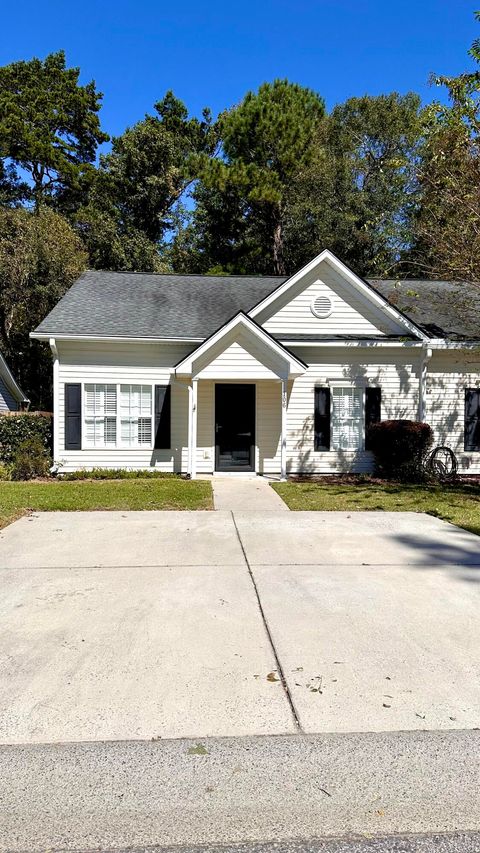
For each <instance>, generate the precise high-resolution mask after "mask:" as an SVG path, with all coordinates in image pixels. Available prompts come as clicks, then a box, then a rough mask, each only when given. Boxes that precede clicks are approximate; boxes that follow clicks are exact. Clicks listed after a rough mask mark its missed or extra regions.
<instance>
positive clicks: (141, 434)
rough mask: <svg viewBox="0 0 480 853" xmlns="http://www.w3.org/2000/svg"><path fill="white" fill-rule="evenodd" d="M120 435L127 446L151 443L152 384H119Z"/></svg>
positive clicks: (123, 443)
mask: <svg viewBox="0 0 480 853" xmlns="http://www.w3.org/2000/svg"><path fill="white" fill-rule="evenodd" d="M120 435H121V443H122V445H124V446H127V447H138V446H143V445H148V446H149V445H151V443H152V386H151V385H121V386H120Z"/></svg>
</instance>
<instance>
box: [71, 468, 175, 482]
mask: <svg viewBox="0 0 480 853" xmlns="http://www.w3.org/2000/svg"><path fill="white" fill-rule="evenodd" d="M59 475H60V476H61V479H62V480H155V479H157V480H158V479H165V478H167V479H168V478H172V477H173V478H178V474H172V473H171V472H169V471H149V470H148V469H147V470H140V469H138V470H137V469H130V468H92V469H91V471H89V470H88V469H87V468H81V469H80V470H79V471H69V472H67V473H65V474H63V473H62V471H61V469H60V471H59Z"/></svg>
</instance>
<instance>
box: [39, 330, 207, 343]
mask: <svg viewBox="0 0 480 853" xmlns="http://www.w3.org/2000/svg"><path fill="white" fill-rule="evenodd" d="M29 337H30V338H32V339H34V340H37V341H50V340H51V339H52V337H55V340H57V341H92V343H97V342H101V341H106V342H107V343H108V342H109V341H110V342H115V341H118V342H119V343H143V344H200V343H202V341H204V340H205V338H136V337H134V336H127V335H123V336H122V335H55V336H52V334H47V333H46V332H30V335H29Z"/></svg>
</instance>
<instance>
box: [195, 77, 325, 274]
mask: <svg viewBox="0 0 480 853" xmlns="http://www.w3.org/2000/svg"><path fill="white" fill-rule="evenodd" d="M324 113H325V105H324V101H323V99H322V98H321V97H320V96H319V95H318V94H317V93H316V92H313V91H312V90H311V89H307V88H304V87H302V86H299V85H297V84H294V83H289V81H288V80H275V81H274V82H273V83H264V84H262V86H260V88H259V90H258V92H248V93H247V94H246V95H245V97H244V99H243V101H242V102H241V103H240V104H239V105H238V106H236V107H234V108H233V109H231V110H229V111H227V112H225V113H223V114H222V115H221V116H220V118H219V120H218V126H219V133H220V137H221V143H222V151H221V156H219V157H217V158H210V159H209V160H207V159H206V158H203V161H202V162H203V169H202V173H201V176H202V180H203V182H204V184H205V186H206V188H207V190H209V189H213V190H216V191H217V192H220V193H221V194H223V193H227V194H232V193H233V195H234V197H236V199H237V202H238V205H239V210H238V213H237V218H238V219H240V217H243V219H244V220H245V221H246V222H247V223H248V220H249V219H253V220H258V221H259V222H262V224H263V226H264V227H265V230H266V233H267V235H268V240H269V243H270V245H269V247H268V256H269V257H270V258H271V263H272V266H273V269H274V271H275V272H277V273H279V274H284V273H285V260H284V245H283V243H284V240H283V228H284V215H285V210H284V202H285V195H286V192H287V189H288V187H289V184H290V182H291V181H292V180H293V178H294V177H295V175H297V174H298V173H299V172H300V171H301V170H302V169H303V168H305V167H306V165H307V164H308V163H309V162H310V160H311V158H312V154H313V144H314V140H315V136H316V132H317V129H318V127H319V125H320V122H321V120H322V118H323V116H324ZM260 227H261V226H260ZM216 262H217V263H218V260H217V259H216Z"/></svg>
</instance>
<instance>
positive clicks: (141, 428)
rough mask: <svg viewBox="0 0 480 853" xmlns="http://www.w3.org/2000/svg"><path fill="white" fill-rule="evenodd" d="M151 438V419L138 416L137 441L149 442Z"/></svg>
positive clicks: (140, 442) (141, 442)
mask: <svg viewBox="0 0 480 853" xmlns="http://www.w3.org/2000/svg"><path fill="white" fill-rule="evenodd" d="M151 440H152V419H151V418H139V421H138V442H139V444H150V442H151Z"/></svg>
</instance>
